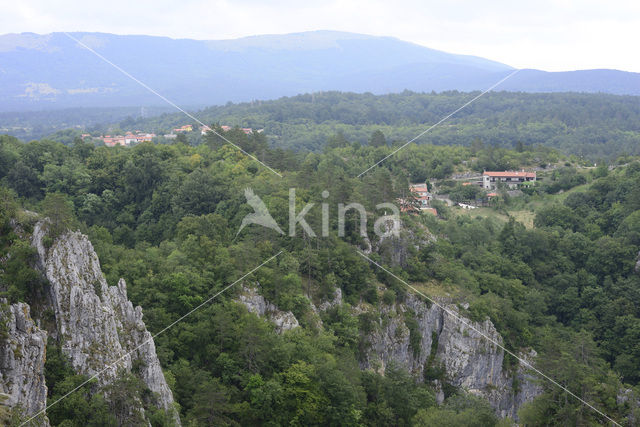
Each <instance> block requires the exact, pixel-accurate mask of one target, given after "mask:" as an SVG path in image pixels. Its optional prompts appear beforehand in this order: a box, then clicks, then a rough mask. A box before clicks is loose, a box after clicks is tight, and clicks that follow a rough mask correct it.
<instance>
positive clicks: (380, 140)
mask: <svg viewBox="0 0 640 427" xmlns="http://www.w3.org/2000/svg"><path fill="white" fill-rule="evenodd" d="M369 145H370V146H372V147H384V146H386V145H387V139H386V138H385V137H384V133H382V131H381V130H379V129H377V130H375V131H374V132H373V133H372V134H371V138H370V139H369Z"/></svg>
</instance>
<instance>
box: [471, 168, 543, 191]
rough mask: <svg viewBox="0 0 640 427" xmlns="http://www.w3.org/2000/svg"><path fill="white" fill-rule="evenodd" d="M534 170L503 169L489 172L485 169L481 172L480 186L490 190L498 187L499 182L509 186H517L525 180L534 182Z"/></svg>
mask: <svg viewBox="0 0 640 427" xmlns="http://www.w3.org/2000/svg"><path fill="white" fill-rule="evenodd" d="M535 181H536V173H535V172H525V171H504V172H489V171H485V172H484V173H483V174H482V187H483V188H485V189H487V190H491V189H495V188H497V187H498V185H499V184H500V183H502V184H504V185H505V186H507V187H509V188H517V187H518V186H520V185H522V184H524V183H526V182H535Z"/></svg>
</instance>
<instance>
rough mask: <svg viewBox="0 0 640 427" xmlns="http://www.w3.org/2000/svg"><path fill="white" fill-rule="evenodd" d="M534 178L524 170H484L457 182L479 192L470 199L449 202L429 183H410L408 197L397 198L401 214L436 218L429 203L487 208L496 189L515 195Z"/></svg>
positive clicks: (535, 175)
mask: <svg viewBox="0 0 640 427" xmlns="http://www.w3.org/2000/svg"><path fill="white" fill-rule="evenodd" d="M536 179H537V174H536V172H535V171H534V172H526V171H524V170H523V171H484V172H483V173H482V175H481V176H478V177H472V178H470V179H467V180H465V181H464V182H462V183H461V185H462V187H467V186H475V187H479V188H480V189H481V191H476V192H473V193H475V194H476V196H475V198H474V199H473V200H465V202H466V203H463V202H462V201H453V200H451V199H450V198H449V196H448V195H447V194H442V193H440V192H438V194H436V192H434V191H433V184H432V183H417V184H411V185H410V186H409V190H410V191H411V197H409V198H404V199H399V200H398V201H399V202H400V206H401V210H402V211H403V212H408V213H414V214H417V213H419V212H425V213H430V214H433V215H437V214H438V213H437V211H436V209H435V208H434V207H432V206H431V204H432V203H431V202H432V201H433V200H440V201H442V202H444V203H446V204H447V205H448V206H453V205H455V206H459V207H460V208H462V209H468V210H471V209H476V208H478V207H481V206H488V205H490V204H491V202H492V201H494V200H496V199H497V198H499V197H500V195H499V193H498V192H497V190H499V189H504V190H507V191H511V192H512V194H513V193H517V192H518V191H519V190H520V189H521V188H522V187H523V186H524V187H527V186H531V185H533V184H535V182H536Z"/></svg>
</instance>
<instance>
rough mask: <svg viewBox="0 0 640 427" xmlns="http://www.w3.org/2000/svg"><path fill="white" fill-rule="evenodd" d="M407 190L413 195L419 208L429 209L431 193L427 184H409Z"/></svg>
mask: <svg viewBox="0 0 640 427" xmlns="http://www.w3.org/2000/svg"><path fill="white" fill-rule="evenodd" d="M409 190H411V192H412V193H413V197H414V198H415V199H416V200H417V201H418V204H419V208H420V209H425V208H427V207H429V200H431V193H429V189H428V188H427V184H411V185H410V186H409Z"/></svg>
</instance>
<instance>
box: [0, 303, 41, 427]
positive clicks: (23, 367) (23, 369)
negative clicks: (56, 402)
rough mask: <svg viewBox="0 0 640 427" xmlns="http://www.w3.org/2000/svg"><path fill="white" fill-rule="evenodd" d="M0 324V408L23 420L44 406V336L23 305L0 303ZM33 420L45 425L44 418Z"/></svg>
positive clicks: (26, 306) (25, 305)
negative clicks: (15, 412) (0, 323)
mask: <svg viewBox="0 0 640 427" xmlns="http://www.w3.org/2000/svg"><path fill="white" fill-rule="evenodd" d="M0 321H1V322H3V325H0V327H2V335H1V336H0V405H2V406H4V407H5V408H6V409H7V411H6V412H10V411H14V410H17V411H19V412H20V413H21V415H22V416H24V417H32V416H34V415H36V414H37V413H39V412H40V411H42V410H43V409H44V408H45V407H46V404H47V386H46V384H45V379H44V361H45V349H46V344H47V333H46V332H45V331H43V330H42V329H40V328H38V327H37V326H36V324H35V323H34V321H33V320H32V319H31V317H30V313H29V306H28V305H27V304H23V303H18V304H12V305H8V304H7V302H6V300H0ZM36 420H37V422H38V424H39V425H45V426H48V425H49V421H48V420H47V419H46V416H44V415H42V416H40V417H39V418H36ZM2 422H3V420H2V419H1V417H0V423H2Z"/></svg>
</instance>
